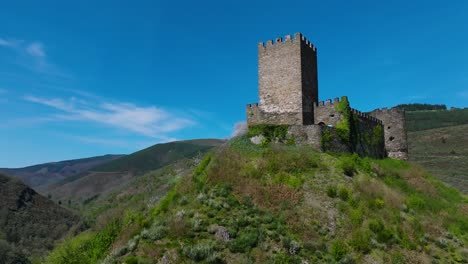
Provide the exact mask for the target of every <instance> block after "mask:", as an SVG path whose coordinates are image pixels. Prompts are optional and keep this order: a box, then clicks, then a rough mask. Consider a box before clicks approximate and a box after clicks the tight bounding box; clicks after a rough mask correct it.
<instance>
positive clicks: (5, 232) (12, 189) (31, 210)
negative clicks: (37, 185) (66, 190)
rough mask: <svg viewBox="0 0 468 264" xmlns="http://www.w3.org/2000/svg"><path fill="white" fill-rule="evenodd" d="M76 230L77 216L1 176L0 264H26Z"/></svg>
mask: <svg viewBox="0 0 468 264" xmlns="http://www.w3.org/2000/svg"><path fill="white" fill-rule="evenodd" d="M79 227H80V226H79V218H78V216H76V215H74V214H73V213H71V212H69V211H68V210H66V209H64V208H62V207H60V206H58V205H56V204H54V203H53V202H52V201H50V200H48V199H46V198H45V197H42V196H41V195H39V194H38V193H36V192H35V191H34V190H32V189H31V188H29V187H28V186H26V185H24V184H23V183H22V182H21V181H19V180H18V179H14V178H11V177H8V176H5V175H2V174H0V263H6V264H9V263H15V264H19V263H29V260H28V258H29V259H35V258H39V257H41V256H43V255H44V254H45V253H47V251H49V250H51V249H52V248H53V246H54V242H55V241H57V240H59V239H61V238H62V237H63V236H65V235H66V234H67V233H73V231H74V230H75V231H76V230H77V229H78V228H79Z"/></svg>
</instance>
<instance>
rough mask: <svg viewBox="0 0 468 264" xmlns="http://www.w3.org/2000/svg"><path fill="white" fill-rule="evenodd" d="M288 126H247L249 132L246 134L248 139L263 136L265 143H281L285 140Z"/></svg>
mask: <svg viewBox="0 0 468 264" xmlns="http://www.w3.org/2000/svg"><path fill="white" fill-rule="evenodd" d="M288 127H289V126H288V125H255V126H249V131H248V132H247V136H248V137H254V136H258V135H263V136H264V137H265V140H266V141H265V143H270V142H273V141H276V140H278V141H280V142H283V141H285V140H286V135H287V133H288Z"/></svg>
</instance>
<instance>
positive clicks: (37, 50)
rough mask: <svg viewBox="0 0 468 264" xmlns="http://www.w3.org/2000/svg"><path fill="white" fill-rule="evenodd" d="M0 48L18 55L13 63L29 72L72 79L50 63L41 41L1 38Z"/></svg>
mask: <svg viewBox="0 0 468 264" xmlns="http://www.w3.org/2000/svg"><path fill="white" fill-rule="evenodd" d="M0 48H6V49H9V50H11V51H12V52H14V53H16V57H15V59H14V61H12V63H15V64H18V65H20V66H22V67H24V68H26V69H28V70H31V71H33V72H36V73H40V74H46V75H52V76H57V77H66V78H70V76H69V75H68V74H66V73H64V72H63V71H62V70H61V69H60V68H59V67H57V65H55V64H53V63H51V62H50V60H49V58H48V56H47V53H46V48H45V45H44V44H43V43H42V42H41V41H25V40H17V39H5V38H0Z"/></svg>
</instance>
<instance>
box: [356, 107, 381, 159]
mask: <svg viewBox="0 0 468 264" xmlns="http://www.w3.org/2000/svg"><path fill="white" fill-rule="evenodd" d="M351 113H352V115H353V123H354V124H351V125H353V126H354V127H353V129H352V131H353V134H352V135H351V136H352V138H351V142H352V144H353V146H352V148H353V152H356V153H358V154H359V155H360V156H366V157H373V158H384V157H385V156H386V152H385V144H384V130H383V124H382V121H380V120H378V119H377V118H375V117H372V116H369V115H367V114H365V113H362V112H360V111H357V110H355V109H352V108H351Z"/></svg>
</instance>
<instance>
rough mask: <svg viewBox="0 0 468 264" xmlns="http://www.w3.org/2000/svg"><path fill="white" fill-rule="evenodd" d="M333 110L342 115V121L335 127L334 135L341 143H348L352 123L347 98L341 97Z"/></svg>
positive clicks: (351, 114)
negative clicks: (335, 134)
mask: <svg viewBox="0 0 468 264" xmlns="http://www.w3.org/2000/svg"><path fill="white" fill-rule="evenodd" d="M335 110H336V111H338V112H340V113H341V114H342V115H343V121H341V122H340V123H338V124H337V125H336V133H337V135H338V137H339V138H340V140H341V142H343V143H350V140H351V123H352V121H353V113H352V112H351V107H350V106H349V101H348V98H346V97H343V99H342V100H341V102H339V103H337V104H335Z"/></svg>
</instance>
